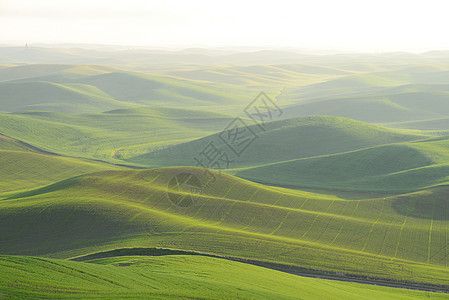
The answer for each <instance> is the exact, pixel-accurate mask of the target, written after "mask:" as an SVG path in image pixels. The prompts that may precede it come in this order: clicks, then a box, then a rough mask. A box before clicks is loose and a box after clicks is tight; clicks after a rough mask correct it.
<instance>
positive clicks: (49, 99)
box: [0, 82, 131, 113]
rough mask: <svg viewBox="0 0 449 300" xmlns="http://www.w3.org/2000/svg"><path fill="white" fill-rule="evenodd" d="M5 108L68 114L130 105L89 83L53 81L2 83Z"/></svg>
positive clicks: (1, 91) (7, 109)
mask: <svg viewBox="0 0 449 300" xmlns="http://www.w3.org/2000/svg"><path fill="white" fill-rule="evenodd" d="M0 95H2V110H4V111H20V110H48V111H59V112H67V113H78V112H101V111H105V110H110V109H112V108H123V107H126V106H131V105H130V104H126V103H121V102H119V101H117V100H115V99H113V98H112V97H110V96H109V95H107V94H105V93H104V92H102V91H101V90H99V89H97V88H95V87H93V86H87V85H69V84H64V85H63V84H57V83H51V82H3V83H0Z"/></svg>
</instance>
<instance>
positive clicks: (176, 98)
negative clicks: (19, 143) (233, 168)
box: [0, 64, 259, 113]
mask: <svg viewBox="0 0 449 300" xmlns="http://www.w3.org/2000/svg"><path fill="white" fill-rule="evenodd" d="M258 92H259V90H253V89H251V88H248V87H238V86H230V85H225V84H218V83H214V84H211V83H208V84H205V83H203V82H200V81H195V80H189V79H181V78H175V77H170V76H168V75H157V74H156V75H148V74H145V73H142V72H130V71H124V70H120V69H116V68H111V67H107V66H97V65H58V64H53V65H51V64H37V65H23V66H15V67H10V68H2V70H0V95H1V97H2V99H3V100H4V102H3V103H2V108H1V110H3V111H12V112H15V111H22V110H46V111H55V112H64V113H87V112H91V113H98V112H102V111H106V110H111V109H115V108H130V107H136V106H142V105H150V106H158V107H165V106H171V107H179V108H194V107H195V108H202V109H207V108H209V109H211V108H212V107H213V108H214V109H215V110H219V111H231V112H232V111H241V109H242V108H241V106H243V105H246V104H247V102H249V101H251V99H252V98H254V97H255V96H256V95H257V93H258ZM242 103H243V104H242Z"/></svg>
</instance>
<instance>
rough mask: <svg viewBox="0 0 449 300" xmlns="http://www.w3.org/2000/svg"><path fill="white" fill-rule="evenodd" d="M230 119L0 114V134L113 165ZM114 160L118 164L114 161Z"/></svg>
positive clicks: (158, 111)
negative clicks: (122, 158)
mask: <svg viewBox="0 0 449 300" xmlns="http://www.w3.org/2000/svg"><path fill="white" fill-rule="evenodd" d="M231 120H232V116H230V115H225V114H219V113H215V112H205V111H195V110H189V109H169V108H139V109H130V110H126V109H121V110H114V111H110V112H105V113H100V114H81V115H69V114H62V113H52V112H39V111H33V112H23V113H0V132H2V133H4V134H6V135H8V136H11V137H14V138H17V139H19V140H22V141H25V142H27V143H29V144H31V145H33V146H36V147H39V148H42V149H44V150H47V151H51V152H56V153H59V154H64V155H70V156H80V157H88V158H95V159H103V160H108V159H109V160H111V161H117V159H118V158H121V157H127V156H136V155H139V154H142V153H145V152H148V151H150V150H153V149H155V148H158V147H159V148H160V147H163V146H164V145H169V144H174V143H180V142H184V141H186V140H191V139H194V138H198V137H202V136H205V135H208V134H211V133H215V132H217V131H219V130H221V129H222V128H223V127H224V126H226V124H228V123H229V122H230V121H231ZM113 157H115V158H116V159H113Z"/></svg>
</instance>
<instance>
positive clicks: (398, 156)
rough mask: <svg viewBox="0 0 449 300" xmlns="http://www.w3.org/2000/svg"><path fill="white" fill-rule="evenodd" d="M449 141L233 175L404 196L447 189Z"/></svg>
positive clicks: (290, 163) (303, 161)
mask: <svg viewBox="0 0 449 300" xmlns="http://www.w3.org/2000/svg"><path fill="white" fill-rule="evenodd" d="M448 149H449V141H448V138H447V137H444V138H435V139H430V140H425V141H419V142H408V143H401V144H394V145H384V146H378V147H373V148H369V149H363V150H357V151H352V152H347V153H341V154H336V155H326V156H319V157H312V158H306V159H298V160H291V161H286V162H281V163H275V164H271V165H265V166H259V167H253V168H248V169H241V170H235V171H234V172H233V174H235V175H237V176H240V177H243V178H247V179H251V180H256V181H260V182H265V183H269V184H280V185H285V186H296V187H314V188H325V189H343V190H360V191H380V192H389V191H392V192H404V191H414V190H418V189H422V188H428V187H431V186H436V185H443V184H444V185H445V184H448V183H449V151H448Z"/></svg>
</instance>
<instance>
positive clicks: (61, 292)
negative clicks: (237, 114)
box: [0, 255, 446, 299]
mask: <svg viewBox="0 0 449 300" xmlns="http://www.w3.org/2000/svg"><path fill="white" fill-rule="evenodd" d="M0 271H1V272H0V297H6V298H12V299H24V298H46V299H52V298H58V299H60V298H83V299H86V298H124V299H129V298H151V299H171V298H176V299H192V298H194V299H255V298H258V299H298V298H300V299H317V298H320V299H323V298H324V299H342V298H344V299H398V298H400V299H421V298H422V299H445V298H446V295H444V294H437V293H429V292H419V291H409V290H402V289H394V288H387V287H377V286H372V285H362V284H357V283H346V282H338V281H329V280H323V279H312V278H304V277H299V276H295V275H291V274H286V273H282V272H279V271H273V270H270V269H265V268H262V267H257V266H252V265H246V264H243V263H238V262H231V261H227V260H223V259H217V258H210V257H202V256H182V255H179V256H178V255H177V256H164V257H119V258H109V259H99V260H94V261H90V262H89V263H80V262H72V261H65V260H56V259H43V258H37V257H18V256H0Z"/></svg>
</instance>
